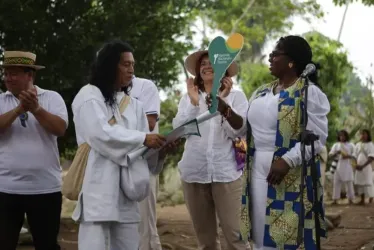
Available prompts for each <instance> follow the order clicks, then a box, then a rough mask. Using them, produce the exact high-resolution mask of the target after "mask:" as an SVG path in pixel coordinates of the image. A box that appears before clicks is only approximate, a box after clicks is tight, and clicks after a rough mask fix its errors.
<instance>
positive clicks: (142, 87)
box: [113, 77, 163, 250]
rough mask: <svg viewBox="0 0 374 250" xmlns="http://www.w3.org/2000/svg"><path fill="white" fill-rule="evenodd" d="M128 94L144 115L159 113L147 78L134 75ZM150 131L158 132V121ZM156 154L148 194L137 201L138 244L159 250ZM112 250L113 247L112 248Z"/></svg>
mask: <svg viewBox="0 0 374 250" xmlns="http://www.w3.org/2000/svg"><path fill="white" fill-rule="evenodd" d="M130 96H131V97H133V98H135V99H137V100H138V101H140V102H141V103H142V105H143V109H144V112H145V114H146V115H157V117H159V115H160V104H161V100H160V96H159V94H158V89H157V87H156V85H155V84H154V83H153V82H152V81H150V80H147V79H144V78H139V77H134V78H133V80H132V88H131V90H130ZM151 133H155V134H156V133H159V126H158V122H157V123H156V126H155V128H154V129H153V131H151ZM157 156H158V155H155V156H154V157H153V156H152V157H150V158H149V159H148V165H149V167H150V170H151V175H150V183H149V184H150V186H149V195H148V197H147V198H145V199H144V200H143V201H141V202H140V203H139V211H140V225H139V233H140V238H141V241H140V246H139V250H161V249H162V247H161V242H160V237H159V235H158V232H157V214H156V204H157V189H158V188H157V187H158V174H159V173H160V172H161V170H162V168H163V161H162V160H161V159H160V160H161V161H162V162H159V160H158V157H157ZM113 250H114V249H113Z"/></svg>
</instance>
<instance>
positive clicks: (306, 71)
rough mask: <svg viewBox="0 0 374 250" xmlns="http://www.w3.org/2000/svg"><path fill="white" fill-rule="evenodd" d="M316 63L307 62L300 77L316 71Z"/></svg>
mask: <svg viewBox="0 0 374 250" xmlns="http://www.w3.org/2000/svg"><path fill="white" fill-rule="evenodd" d="M316 69H317V68H316V65H314V64H313V63H309V64H308V65H306V67H305V69H304V71H303V73H302V74H301V75H300V77H301V78H305V77H307V76H309V75H311V74H313V73H314V72H316Z"/></svg>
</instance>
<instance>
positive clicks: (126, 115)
mask: <svg viewBox="0 0 374 250" xmlns="http://www.w3.org/2000/svg"><path fill="white" fill-rule="evenodd" d="M132 51H133V50H132V48H131V47H130V46H129V45H128V44H127V43H123V42H120V41H114V42H110V43H108V44H105V45H104V46H103V47H102V49H101V50H100V51H99V52H98V53H97V56H96V60H95V62H94V64H93V66H92V70H91V79H90V83H89V84H87V85H85V86H84V87H83V88H82V89H81V90H80V91H79V93H78V94H77V96H76V97H75V99H74V101H73V104H72V109H73V113H74V124H75V129H76V137H77V142H78V145H82V144H83V143H87V144H88V145H89V146H90V147H91V150H90V153H89V157H88V163H87V167H86V171H85V175H84V180H83V187H82V191H81V193H80V196H79V199H78V204H77V207H76V209H75V211H74V215H73V218H74V219H75V220H77V221H79V222H80V226H79V244H78V247H79V249H81V250H103V249H108V247H110V249H115V250H124V249H134V250H135V249H138V246H139V240H140V239H139V234H138V225H139V221H140V216H139V211H138V200H134V198H133V197H134V196H133V193H131V195H130V192H129V190H130V189H129V188H130V187H128V186H126V185H129V183H130V182H129V181H130V180H129V179H123V177H124V175H123V173H128V172H126V171H131V168H133V169H134V171H137V170H140V169H145V171H146V172H144V176H143V178H144V179H147V178H148V180H145V181H144V183H148V182H149V170H148V165H147V162H146V161H145V160H143V159H138V160H136V161H131V159H130V158H129V155H128V154H129V153H130V152H131V151H133V150H136V149H138V148H140V147H142V146H143V145H144V146H147V147H149V148H160V147H161V146H163V145H164V141H165V138H164V137H163V136H161V135H158V134H150V133H149V129H148V122H147V118H146V115H145V113H144V111H143V108H142V105H141V103H140V102H139V101H137V100H136V99H134V98H131V97H129V96H128V89H127V88H128V86H129V84H130V82H131V79H132V76H133V72H134V68H133V67H134V63H133V61H134V59H133V55H132ZM124 103H126V105H127V106H126V105H124ZM147 174H148V176H146V175H147ZM133 191H134V192H137V190H133Z"/></svg>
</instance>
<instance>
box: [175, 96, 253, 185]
mask: <svg viewBox="0 0 374 250" xmlns="http://www.w3.org/2000/svg"><path fill="white" fill-rule="evenodd" d="M205 97H206V94H205V93H201V94H200V100H199V106H196V107H195V106H193V105H192V104H191V101H190V98H189V96H188V95H187V94H186V95H184V96H183V97H182V98H181V100H180V103H179V107H178V113H177V115H176V117H175V118H174V119H173V128H177V127H179V126H181V125H182V124H184V123H185V122H187V121H190V120H192V119H194V118H196V117H197V116H198V115H200V114H202V113H204V112H206V111H207V110H208V106H207V105H206V103H205ZM225 101H226V102H227V103H228V104H229V105H230V106H231V108H232V110H233V111H234V112H235V113H236V114H238V115H240V116H242V117H243V121H245V117H246V111H247V108H248V101H247V98H246V97H245V95H244V93H243V92H242V91H240V90H231V92H230V94H229V95H228V96H227V97H226V98H225ZM221 119H222V118H221V116H220V115H219V116H216V117H213V118H212V119H210V120H207V121H205V122H203V123H201V124H199V130H200V134H201V137H199V136H189V137H188V138H187V141H186V144H185V148H184V153H183V157H182V160H181V161H180V162H179V164H178V167H179V170H180V173H181V178H182V180H183V181H185V182H189V183H192V182H197V183H211V182H231V181H235V180H236V179H238V178H239V177H240V176H241V174H242V172H241V171H238V170H237V168H236V164H237V163H236V160H235V156H234V149H233V144H232V140H233V139H235V138H236V137H238V136H239V135H241V134H243V131H245V128H246V126H245V122H243V126H242V128H241V129H239V130H235V129H233V128H232V127H231V126H230V124H229V123H228V122H227V121H224V123H223V124H222V125H221V121H222V120H221Z"/></svg>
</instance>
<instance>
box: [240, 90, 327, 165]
mask: <svg viewBox="0 0 374 250" xmlns="http://www.w3.org/2000/svg"><path fill="white" fill-rule="evenodd" d="M249 103H250V104H249V105H250V108H249V110H248V117H247V118H248V122H249V123H250V125H251V129H252V134H253V137H254V145H255V148H256V152H274V149H275V146H274V145H275V138H276V133H277V119H278V105H279V93H278V94H276V95H274V94H273V92H272V91H270V92H267V93H266V94H265V95H263V96H261V97H258V98H257V99H254V100H253V98H251V100H250V101H249ZM329 111H330V104H329V101H328V99H327V97H326V95H325V94H324V93H323V92H322V91H321V90H320V89H319V88H318V87H317V86H315V85H311V86H310V87H309V91H308V124H307V129H308V130H310V131H313V132H314V133H315V134H316V135H318V136H319V140H318V141H316V142H315V143H314V146H315V153H316V154H318V153H319V152H320V150H321V148H322V147H323V145H325V143H326V139H327V135H328V120H327V114H328V113H329ZM305 155H306V159H307V160H309V159H310V158H311V155H312V154H311V147H310V146H306V150H305ZM283 158H284V159H285V160H286V161H287V163H288V164H289V165H290V166H292V167H294V166H299V165H301V164H302V157H301V150H300V143H296V145H295V146H294V147H293V148H291V149H290V151H288V152H287V153H286V154H284V155H283ZM271 160H272V158H270V163H269V164H271Z"/></svg>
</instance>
